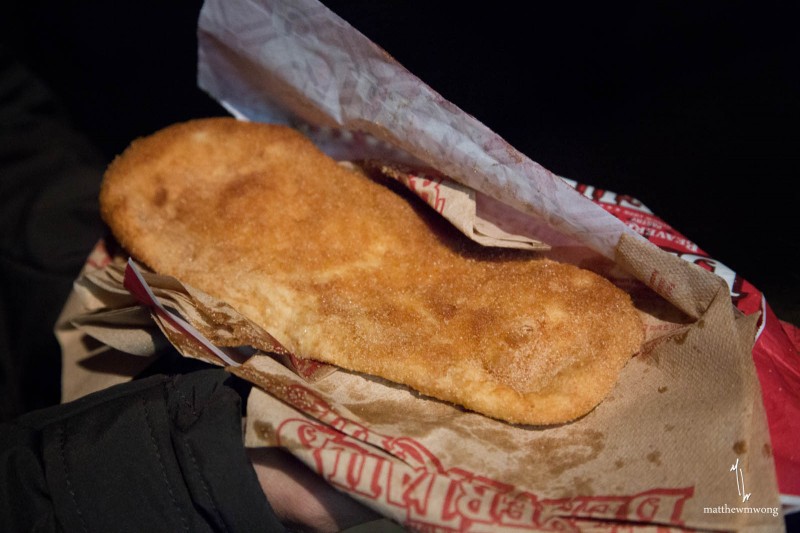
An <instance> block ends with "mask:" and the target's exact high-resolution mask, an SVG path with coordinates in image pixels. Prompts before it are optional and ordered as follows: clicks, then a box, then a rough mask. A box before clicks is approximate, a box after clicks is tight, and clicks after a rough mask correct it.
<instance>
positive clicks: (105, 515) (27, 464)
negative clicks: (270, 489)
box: [0, 369, 284, 532]
mask: <svg viewBox="0 0 800 533" xmlns="http://www.w3.org/2000/svg"><path fill="white" fill-rule="evenodd" d="M235 379H236V378H233V377H232V376H230V375H229V374H228V373H226V372H225V371H223V370H218V369H213V370H201V371H197V372H193V373H191V374H187V375H184V376H178V377H166V376H163V375H156V376H151V377H148V378H144V379H141V380H136V381H132V382H129V383H126V384H123V385H118V386H116V387H112V388H110V389H106V390H104V391H101V392H99V393H95V394H92V395H90V396H87V397H85V398H82V399H79V400H77V401H74V402H71V403H68V404H64V405H59V406H54V407H49V408H46V409H42V410H38V411H34V412H31V413H28V414H26V415H24V416H22V417H19V418H17V419H16V420H14V421H13V422H8V423H5V424H3V425H2V426H0V469H2V472H0V531H7V532H15V531H79V532H91V531H102V532H106V531H148V532H158V531H165V532H166V531H169V532H180V531H191V532H204V531H229V532H236V531H246V532H249V531H284V528H283V526H282V525H281V524H280V522H279V521H278V520H277V518H276V517H275V515H274V514H273V513H272V511H271V508H270V506H269V503H268V502H267V499H266V497H265V496H264V493H263V492H262V490H261V487H260V485H259V483H258V479H257V478H256V475H255V472H254V470H253V468H252V467H251V466H250V463H249V461H248V459H247V457H246V455H245V451H244V446H243V444H242V428H241V398H240V396H239V394H238V393H237V392H236V390H235V389H234V388H233V387H232V386H231V384H230V382H231V381H234V380H235Z"/></svg>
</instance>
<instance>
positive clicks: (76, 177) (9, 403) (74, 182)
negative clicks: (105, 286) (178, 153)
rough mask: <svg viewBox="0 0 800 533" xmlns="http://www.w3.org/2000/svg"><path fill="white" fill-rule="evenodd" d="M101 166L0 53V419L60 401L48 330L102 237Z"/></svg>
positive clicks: (51, 100) (35, 83) (27, 75)
mask: <svg viewBox="0 0 800 533" xmlns="http://www.w3.org/2000/svg"><path fill="white" fill-rule="evenodd" d="M104 167H105V163H104V162H103V160H102V158H101V156H100V155H99V154H98V152H97V151H96V150H95V149H94V147H93V146H92V145H91V144H89V143H88V142H87V141H86V140H85V139H84V138H83V137H82V136H81V135H79V134H78V133H76V132H75V131H74V129H72V128H71V127H70V125H69V122H68V120H67V118H66V116H65V113H64V112H63V110H62V109H61V108H60V106H59V104H58V100H57V99H56V98H55V97H54V96H53V95H52V94H51V93H50V91H49V90H48V89H47V87H46V86H45V85H44V84H42V83H41V82H40V81H39V80H38V79H37V78H36V77H35V76H34V75H33V74H32V73H31V72H30V71H29V70H28V69H27V68H25V66H24V65H22V64H21V63H19V62H18V61H16V60H15V58H13V57H12V56H11V55H10V54H9V53H8V52H7V51H6V50H4V49H3V48H2V45H0V421H3V420H9V419H10V418H12V417H14V416H17V415H19V414H21V413H23V412H26V411H29V410H31V409H37V408H42V407H46V406H49V405H54V404H57V403H58V402H59V400H60V375H61V354H60V350H59V346H58V343H57V342H56V338H55V336H54V335H53V326H54V324H55V321H56V319H57V318H58V314H59V312H60V311H61V308H62V307H63V305H64V302H65V300H66V298H67V295H68V294H69V291H70V289H71V287H72V281H73V280H74V279H75V277H76V276H77V274H78V272H79V270H80V268H81V265H83V262H84V260H85V258H86V256H87V255H88V253H89V251H90V250H91V248H92V246H93V244H94V243H95V242H96V241H97V239H99V238H100V236H101V235H102V234H103V225H102V223H101V220H100V216H99V213H98V207H97V193H98V190H99V185H100V179H101V176H102V172H103V168H104Z"/></svg>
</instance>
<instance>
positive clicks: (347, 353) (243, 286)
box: [100, 118, 643, 424]
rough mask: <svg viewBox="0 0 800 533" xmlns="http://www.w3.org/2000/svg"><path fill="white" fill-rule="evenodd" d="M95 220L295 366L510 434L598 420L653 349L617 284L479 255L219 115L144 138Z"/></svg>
mask: <svg viewBox="0 0 800 533" xmlns="http://www.w3.org/2000/svg"><path fill="white" fill-rule="evenodd" d="M100 205H101V213H102V215H103V218H104V220H105V221H106V222H107V224H108V225H109V227H110V228H111V229H112V231H113V233H114V235H115V236H116V238H117V239H118V240H119V242H120V243H121V244H122V246H123V247H124V248H125V249H126V250H127V251H128V252H129V253H130V254H131V255H132V256H133V257H134V258H135V259H137V260H139V261H142V262H144V263H145V264H147V265H148V266H149V267H150V268H152V269H153V270H155V271H156V272H158V273H161V274H166V275H171V276H174V277H175V278H177V279H179V280H180V281H182V282H184V283H187V284H189V285H191V286H193V287H195V288H197V289H200V290H202V291H204V292H207V293H208V294H210V295H211V296H214V297H216V298H218V299H221V300H223V301H225V302H227V303H228V304H230V305H232V306H233V307H235V308H236V309H237V310H238V311H239V312H240V313H242V314H243V315H244V316H246V317H247V318H249V319H250V320H252V321H254V322H256V323H257V324H259V325H260V326H262V327H263V328H264V329H265V330H266V331H268V332H269V333H271V334H272V335H273V336H274V337H275V338H276V339H277V340H278V341H279V342H280V343H281V344H282V345H283V346H285V347H286V348H287V349H288V350H289V351H291V352H293V353H294V354H295V355H296V356H298V357H302V358H310V359H315V360H318V361H323V362H326V363H331V364H333V365H337V366H339V367H341V368H344V369H347V370H350V371H354V372H360V373H364V374H369V375H374V376H379V377H382V378H384V379H386V380H389V381H392V382H395V383H400V384H403V385H406V386H408V387H410V388H411V389H414V390H416V391H419V392H421V393H423V394H426V395H429V396H432V397H434V398H438V399H440V400H444V401H448V402H452V403H455V404H458V405H460V406H463V407H465V408H467V409H470V410H473V411H476V412H478V413H482V414H484V415H487V416H490V417H494V418H497V419H501V420H505V421H508V422H512V423H525V424H553V423H561V422H566V421H570V420H573V419H575V418H577V417H580V416H582V415H584V414H586V413H587V412H589V411H591V410H592V409H593V408H594V407H595V406H596V405H597V404H598V403H599V402H601V401H602V399H603V398H604V397H605V396H606V395H607V394H608V393H609V391H610V390H611V388H612V387H613V386H614V384H615V383H616V381H617V378H618V376H619V373H620V371H621V369H622V368H623V367H624V365H625V364H626V362H627V361H628V360H629V359H630V357H631V356H632V355H633V354H634V353H636V352H637V351H638V350H639V349H640V347H641V343H642V341H643V326H642V322H641V320H640V317H639V315H638V312H637V310H636V309H635V308H634V306H633V305H632V303H631V300H630V298H629V296H628V295H627V294H626V293H625V292H623V291H622V290H620V289H618V288H617V287H615V286H614V285H613V284H612V283H610V282H609V281H608V280H606V279H605V278H603V277H601V276H599V275H597V274H595V273H593V272H590V271H588V270H583V269H581V268H578V267H576V266H574V265H570V264H565V263H559V262H555V261H553V260H550V259H547V258H545V257H543V256H541V255H537V254H535V253H533V252H528V251H520V250H509V249H495V248H487V247H482V246H480V245H478V244H476V243H474V242H472V241H470V240H469V239H467V238H466V237H465V236H464V235H462V234H461V233H459V232H458V231H457V230H455V229H454V228H453V227H452V225H450V224H449V223H448V222H446V221H445V220H444V219H442V218H440V217H439V215H438V214H437V213H436V212H434V211H433V209H431V208H430V207H428V206H427V205H425V204H423V203H422V202H421V201H419V200H418V199H416V198H414V197H412V196H411V195H409V194H407V193H406V192H405V191H404V190H401V189H399V188H398V187H397V186H395V184H393V183H386V182H381V181H380V180H374V179H371V178H370V177H368V176H366V175H365V174H363V173H361V172H358V171H355V170H352V169H348V168H345V167H344V166H342V165H340V164H338V163H337V162H335V161H334V160H332V159H330V158H329V157H327V156H326V155H324V154H323V153H322V152H320V151H319V150H318V149H317V148H316V147H315V146H314V145H313V143H311V141H310V140H308V139H307V138H306V137H304V136H303V135H301V134H300V133H299V132H297V131H295V130H293V129H290V128H288V127H285V126H278V125H267V124H260V123H248V122H242V121H237V120H235V119H232V118H209V119H198V120H193V121H189V122H185V123H180V124H176V125H173V126H170V127H167V128H165V129H163V130H161V131H159V132H156V133H155V134H153V135H151V136H148V137H144V138H141V139H138V140H136V141H134V142H133V143H132V144H131V146H130V147H128V149H127V150H126V151H125V152H124V153H122V154H121V155H120V156H118V157H117V158H116V159H115V160H114V161H113V162H112V164H111V165H110V166H109V168H108V170H107V172H106V174H105V177H104V181H103V185H102V189H101V194H100ZM327 379H335V374H334V375H332V376H330V377H329V378H327Z"/></svg>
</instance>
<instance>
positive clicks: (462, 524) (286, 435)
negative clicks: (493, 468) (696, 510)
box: [277, 385, 694, 532]
mask: <svg viewBox="0 0 800 533" xmlns="http://www.w3.org/2000/svg"><path fill="white" fill-rule="evenodd" d="M290 388H292V389H293V390H292V391H288V390H286V389H284V392H285V393H286V394H285V398H286V399H290V400H291V401H290V403H293V404H294V405H295V406H296V407H300V408H302V409H303V410H304V411H306V412H307V413H309V414H311V415H312V416H314V417H315V418H317V419H318V420H320V421H322V422H323V423H317V422H312V421H309V420H308V419H288V420H285V421H284V422H283V423H282V424H281V425H280V426H279V428H278V431H277V437H278V440H279V442H280V443H282V444H285V445H287V446H288V445H293V446H296V445H297V444H301V445H302V446H303V448H304V449H305V450H307V451H308V452H309V453H310V454H311V457H312V458H313V462H314V465H315V467H316V470H317V472H319V473H320V474H321V475H322V476H323V477H324V478H325V479H327V480H328V481H329V482H330V483H332V484H333V485H335V486H338V487H340V488H341V489H343V490H345V491H347V492H349V493H351V494H354V495H358V496H360V497H362V498H367V499H371V500H375V501H376V502H378V503H379V504H380V505H381V506H382V507H383V508H385V509H393V512H392V513H391V514H392V515H393V516H394V517H395V518H397V519H398V520H400V521H401V522H403V523H404V524H405V525H406V526H408V527H410V528H412V529H415V530H422V531H439V532H451V531H479V530H480V531H486V530H487V529H489V530H492V531H504V530H508V531H519V530H526V529H527V530H539V531H580V530H581V529H583V528H584V527H587V526H591V527H592V528H594V529H597V526H598V524H603V526H604V527H605V525H608V529H609V530H611V529H614V528H615V527H617V526H620V525H621V524H625V523H639V524H641V523H656V524H672V525H680V524H681V523H682V521H681V512H682V509H683V504H684V502H685V501H686V500H687V499H689V498H691V497H692V495H693V491H694V489H693V488H692V487H685V488H679V489H653V490H649V491H646V492H641V493H638V494H633V495H615V496H586V497H575V498H564V499H540V498H539V497H537V496H536V495H535V494H533V493H531V492H528V491H520V490H517V489H515V488H514V487H513V486H511V485H509V484H506V483H501V482H498V481H495V480H493V479H489V478H487V477H484V476H480V475H477V474H475V473H473V472H469V471H466V470H463V469H459V468H447V467H445V465H443V464H442V462H441V461H440V460H439V459H438V458H437V457H436V456H435V455H434V454H433V453H431V452H430V450H428V449H427V448H425V446H423V445H422V444H420V443H419V442H417V441H416V440H414V439H411V438H407V437H400V438H394V437H388V436H385V435H380V434H377V433H375V432H373V431H370V430H369V429H368V428H366V427H364V426H363V425H361V424H358V423H355V422H353V421H351V420H348V419H346V418H343V417H342V416H340V415H339V414H338V413H336V412H335V411H334V410H333V409H332V407H331V406H330V405H329V404H328V403H327V402H326V401H325V400H324V399H322V398H320V397H319V396H317V395H316V394H314V393H313V392H312V391H310V390H308V389H306V388H305V387H302V386H300V385H293V386H291V387H290Z"/></svg>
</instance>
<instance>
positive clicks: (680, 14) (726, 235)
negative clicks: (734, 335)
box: [0, 0, 800, 324]
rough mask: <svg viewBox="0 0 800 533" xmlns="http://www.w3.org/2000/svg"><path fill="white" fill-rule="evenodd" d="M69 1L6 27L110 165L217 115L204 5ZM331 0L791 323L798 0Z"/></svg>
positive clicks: (449, 93)
mask: <svg viewBox="0 0 800 533" xmlns="http://www.w3.org/2000/svg"><path fill="white" fill-rule="evenodd" d="M72 4H73V3H66V2H64V3H62V2H58V3H57V2H42V1H26V2H19V3H18V4H16V5H14V6H13V7H12V8H11V10H10V11H7V12H6V14H4V16H3V20H2V23H0V24H2V26H1V27H0V29H2V30H3V37H2V40H3V41H5V43H4V44H5V47H6V49H7V51H9V52H10V53H11V54H13V55H14V56H16V57H17V58H18V59H19V60H20V61H22V62H23V63H24V64H26V65H27V66H28V67H29V68H30V69H31V70H32V71H33V72H34V73H35V74H36V75H37V76H39V77H40V78H41V79H42V80H43V81H44V82H45V84H46V85H47V86H48V87H49V88H50V89H51V90H52V91H53V92H54V93H55V94H56V95H57V96H58V98H60V100H61V102H62V104H63V106H64V109H65V110H66V112H67V114H68V116H69V117H70V119H71V120H72V122H73V124H74V126H75V127H76V128H77V130H79V131H80V132H82V134H83V135H85V136H86V137H87V138H88V139H89V140H90V141H91V142H92V143H94V144H95V145H96V146H97V148H98V149H99V151H100V153H101V154H102V157H103V158H104V159H105V160H106V161H110V160H111V158H113V156H114V155H115V154H117V153H119V152H120V151H121V150H122V149H124V147H125V146H126V145H127V144H128V142H129V141H130V140H132V139H133V138H135V137H136V136H139V135H145V134H148V133H151V132H152V131H154V130H156V129H158V128H161V127H163V126H166V125H168V124H170V123H172V122H175V121H179V120H185V119H189V118H193V117H198V116H206V115H215V114H223V113H224V111H223V110H222V109H221V108H219V107H218V106H217V105H216V103H215V102H213V101H212V100H211V99H210V98H209V97H208V96H207V95H206V94H204V93H203V92H201V91H200V90H199V89H197V86H196V77H195V76H196V34H195V30H196V19H197V15H198V12H199V9H200V6H201V2H199V1H191V2H162V3H147V2H145V3H133V2H131V3H127V2H126V3H122V2H119V3H118V2H113V3H112V2H106V3H96V4H90V3H80V4H79V5H72ZM76 4H77V3H76ZM325 4H326V5H328V6H329V7H331V8H332V9H333V10H334V11H336V12H337V13H339V14H340V15H341V16H342V17H343V18H344V19H345V20H347V21H349V22H350V23H351V24H353V25H354V26H355V27H356V28H358V29H359V30H361V31H362V32H363V33H365V34H366V35H367V36H368V37H370V38H371V39H372V40H374V41H375V42H376V43H378V44H379V45H381V46H382V47H383V48H385V49H386V50H387V51H388V52H389V53H390V54H392V55H393V56H394V57H395V58H396V59H397V60H398V61H399V62H400V63H402V64H403V65H405V66H406V67H407V68H408V69H409V70H411V71H412V72H413V73H415V74H416V75H417V76H419V77H420V78H421V79H422V80H423V81H425V82H427V83H428V84H429V85H430V86H432V87H433V88H434V89H435V90H437V91H438V92H440V93H441V94H442V95H443V96H444V97H445V98H447V99H448V100H450V101H452V102H453V103H455V104H456V105H458V106H459V107H461V108H462V109H463V110H465V111H467V112H468V113H470V114H472V115H474V116H475V117H477V118H478V119H479V120H481V121H482V122H483V123H484V124H486V125H487V126H488V127H490V128H491V129H493V130H494V131H495V132H497V133H498V134H500V135H501V136H502V137H504V138H505V139H506V140H508V141H509V142H510V143H511V144H512V145H513V146H515V147H516V148H517V149H519V150H520V151H521V152H523V153H525V154H526V155H528V156H529V157H530V158H531V159H533V160H535V161H537V162H539V163H541V164H542V165H544V166H545V167H547V168H548V169H550V170H552V171H553V172H555V173H557V174H560V175H562V176H565V177H569V178H572V179H575V180H578V181H582V182H585V183H588V184H591V185H594V186H597V187H600V188H605V189H609V190H612V191H615V192H621V193H627V194H630V195H633V196H635V197H637V198H638V199H640V200H641V201H643V202H644V203H645V204H646V205H647V206H649V207H650V208H651V209H652V210H653V211H654V212H655V213H656V214H657V215H659V216H660V217H661V218H662V219H664V220H665V221H667V222H668V223H669V224H671V225H672V226H673V227H675V228H676V229H677V230H678V231H680V232H681V233H683V234H684V235H686V236H687V237H689V238H690V239H691V240H693V241H695V242H696V243H697V244H698V245H699V246H700V247H701V248H702V249H704V250H705V251H706V252H708V253H709V254H710V255H711V256H712V257H714V258H716V259H718V260H720V261H722V262H723V263H725V264H726V265H728V266H729V267H731V268H732V269H734V270H735V271H737V272H739V273H740V274H741V275H742V276H743V277H744V278H745V279H747V280H749V281H750V282H751V283H753V284H754V285H755V286H756V287H758V288H760V289H761V290H762V291H763V292H765V294H766V297H767V301H768V302H769V303H770V304H771V305H772V307H773V308H774V309H775V310H776V312H777V313H778V315H779V316H780V317H781V318H783V319H785V320H790V321H792V322H794V323H795V324H800V315H799V314H798V308H799V307H800V305H798V303H799V302H800V299H799V298H798V286H800V283H798V281H799V279H800V274H798V268H797V265H798V261H799V260H800V257H799V255H800V254H799V253H798V245H797V240H798V238H797V230H798V229H799V228H798V222H797V215H796V207H795V206H796V203H797V200H798V194H797V184H796V181H795V180H796V178H797V177H798V176H800V165H799V164H798V162H799V161H800V150H799V148H800V143H799V142H798V141H800V135H799V134H798V124H799V122H798V119H800V81H799V80H798V61H797V54H798V52H800V46H798V44H799V43H798V38H797V31H796V27H795V25H794V21H795V20H796V19H794V18H793V17H792V16H791V13H790V12H789V9H788V8H789V5H790V2H785V3H781V2H773V3H769V2H758V3H755V2H749V3H746V2H686V3H675V2H632V3H625V2H623V3H600V2H585V3H575V2H553V3H547V4H542V3H526V2H514V3H511V2H489V3H478V4H471V5H468V4H466V3H461V2H458V3H455V2H399V1H398V2H381V1H372V2H369V1H357V2H352V1H351V2H345V1H333V0H329V1H327V2H325ZM0 44H2V43H0Z"/></svg>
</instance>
